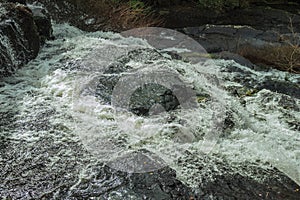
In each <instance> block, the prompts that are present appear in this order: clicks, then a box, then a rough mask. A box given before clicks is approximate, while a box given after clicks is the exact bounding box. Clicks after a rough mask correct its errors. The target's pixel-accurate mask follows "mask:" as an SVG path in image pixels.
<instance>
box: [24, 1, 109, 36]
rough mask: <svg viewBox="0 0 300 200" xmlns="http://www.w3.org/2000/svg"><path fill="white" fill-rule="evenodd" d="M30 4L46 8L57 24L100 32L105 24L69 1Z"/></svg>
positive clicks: (33, 2) (32, 2) (34, 2)
mask: <svg viewBox="0 0 300 200" xmlns="http://www.w3.org/2000/svg"><path fill="white" fill-rule="evenodd" d="M28 3H31V4H33V5H35V6H40V7H43V8H45V9H46V10H47V11H48V13H49V14H50V16H51V19H52V20H54V21H55V22H57V23H69V24H70V25H73V26H76V27H78V28H80V29H82V30H86V31H96V30H100V29H102V26H101V24H102V25H103V23H104V22H103V21H102V20H103V19H102V18H101V17H99V19H98V18H97V19H94V18H93V17H92V16H89V15H87V14H86V13H85V12H84V11H83V10H82V9H81V7H80V6H77V5H75V4H72V3H70V1H68V0H28ZM95 23H96V25H95ZM106 25H107V24H106ZM107 26H108V25H107Z"/></svg>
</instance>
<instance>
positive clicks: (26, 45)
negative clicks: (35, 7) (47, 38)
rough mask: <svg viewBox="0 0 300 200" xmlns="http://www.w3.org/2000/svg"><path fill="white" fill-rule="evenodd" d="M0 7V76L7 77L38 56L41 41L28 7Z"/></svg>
mask: <svg viewBox="0 0 300 200" xmlns="http://www.w3.org/2000/svg"><path fill="white" fill-rule="evenodd" d="M0 7H1V13H0V35H1V37H2V39H1V42H0V51H1V53H0V67H1V68H0V74H1V76H5V75H9V74H11V73H12V72H13V71H14V70H15V69H16V68H17V67H19V66H21V65H24V64H25V63H26V62H28V61H29V60H31V59H33V58H35V57H36V56H37V54H38V52H39V48H40V40H39V35H38V32H37V29H36V26H35V24H34V21H33V16H32V13H31V11H30V9H29V8H28V7H26V6H23V5H20V4H18V5H16V4H12V3H0Z"/></svg>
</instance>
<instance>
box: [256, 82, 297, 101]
mask: <svg viewBox="0 0 300 200" xmlns="http://www.w3.org/2000/svg"><path fill="white" fill-rule="evenodd" d="M256 88H257V89H259V90H261V89H268V90H271V91H273V92H279V93H282V94H286V95H289V96H291V97H295V98H298V99H300V85H299V83H291V82H286V81H280V80H272V79H271V78H269V79H266V80H265V81H263V82H261V83H259V84H258V85H257V86H256Z"/></svg>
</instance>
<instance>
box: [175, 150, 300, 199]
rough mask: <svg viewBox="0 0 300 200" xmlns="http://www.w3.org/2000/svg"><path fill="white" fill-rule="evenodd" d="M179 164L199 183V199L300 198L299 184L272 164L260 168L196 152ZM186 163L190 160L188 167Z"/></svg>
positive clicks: (197, 190)
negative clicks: (196, 153)
mask: <svg viewBox="0 0 300 200" xmlns="http://www.w3.org/2000/svg"><path fill="white" fill-rule="evenodd" d="M178 163H179V165H180V166H182V167H183V168H188V169H189V170H188V171H187V173H188V174H185V175H186V176H187V178H188V179H191V180H194V181H196V182H197V184H198V188H197V189H195V190H196V193H197V199H203V200H210V199H218V200H219V199H220V200H227V199H249V200H250V199H251V200H252V199H254V200H259V199H272V200H279V199H282V200H283V199H289V200H297V199H298V197H299V190H298V189H299V187H300V186H298V185H297V184H296V183H295V182H294V181H292V180H291V179H290V178H288V177H287V176H286V175H285V174H284V173H282V172H281V171H279V170H278V169H276V168H274V167H272V166H270V165H269V164H266V165H267V166H268V167H261V164H259V163H255V162H252V163H250V162H244V163H231V162H229V161H228V160H226V159H225V158H220V157H218V156H216V155H194V154H190V155H187V156H186V157H182V158H180V159H179V160H178ZM185 163H190V165H189V167H186V166H185ZM183 171H184V170H183ZM190 172H192V173H190ZM183 173H185V172H183Z"/></svg>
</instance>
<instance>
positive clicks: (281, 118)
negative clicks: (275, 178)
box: [0, 24, 300, 187]
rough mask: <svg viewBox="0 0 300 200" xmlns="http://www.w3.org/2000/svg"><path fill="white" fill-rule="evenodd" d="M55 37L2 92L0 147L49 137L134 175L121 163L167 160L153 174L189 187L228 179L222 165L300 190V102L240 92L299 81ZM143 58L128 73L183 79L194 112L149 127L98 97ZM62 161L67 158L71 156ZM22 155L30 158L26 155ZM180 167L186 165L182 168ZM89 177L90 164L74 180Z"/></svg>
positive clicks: (75, 34) (89, 37)
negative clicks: (169, 175)
mask: <svg viewBox="0 0 300 200" xmlns="http://www.w3.org/2000/svg"><path fill="white" fill-rule="evenodd" d="M54 34H55V37H56V40H54V41H48V42H47V43H46V45H45V47H44V48H43V49H42V50H41V52H40V54H39V56H38V57H37V58H36V59H35V60H33V61H31V62H30V63H28V64H27V65H26V66H24V67H23V68H22V69H20V70H18V71H17V72H16V73H15V75H14V76H12V77H8V78H4V79H3V80H2V81H1V82H0V84H1V85H0V86H1V87H0V91H1V93H0V103H1V111H0V112H1V114H2V119H1V123H0V128H1V137H3V138H4V139H3V138H2V139H3V140H5V138H9V140H10V141H13V142H12V145H16V146H18V144H22V143H24V142H25V143H28V144H36V143H35V141H39V140H40V138H43V137H50V136H51V137H53V138H54V140H55V144H59V145H64V142H65V141H69V142H70V141H73V142H75V143H78V144H83V146H84V147H83V149H86V150H87V152H85V151H84V150H82V152H83V154H86V157H87V158H86V159H87V160H88V159H90V160H89V161H86V160H85V161H84V162H93V160H98V161H101V162H104V163H109V164H110V165H111V166H112V167H116V168H117V169H119V170H123V171H129V172H130V171H135V172H142V171H143V170H144V171H147V169H145V168H139V167H137V168H130V166H129V165H130V164H129V163H126V159H125V161H124V160H123V158H122V159H121V158H120V156H121V157H122V156H126V155H128V154H127V153H130V152H134V151H137V150H140V149H146V150H148V151H150V152H152V153H154V154H155V155H156V156H158V157H159V159H157V160H156V161H158V160H159V162H160V159H162V162H160V163H159V164H158V165H157V166H156V167H158V168H159V167H163V166H166V165H168V166H170V167H172V168H173V169H175V170H176V172H177V176H178V178H179V179H180V180H182V181H183V182H184V183H186V184H187V185H189V186H191V187H196V186H197V184H199V182H201V181H202V177H203V174H210V173H220V174H221V173H222V172H221V171H218V170H212V168H213V167H214V165H215V164H216V163H215V162H214V161H215V160H214V158H215V159H216V158H218V159H219V158H223V159H226V160H227V161H228V162H230V163H232V165H233V166H236V168H234V170H236V171H239V172H240V173H241V174H245V175H248V176H252V175H251V173H250V174H247V173H248V172H247V171H244V169H243V168H239V166H240V165H242V163H245V162H250V163H255V164H256V165H259V166H260V167H262V168H264V169H271V168H273V166H275V167H276V168H278V169H279V170H280V171H282V172H283V173H284V174H286V175H287V176H289V177H290V178H291V179H293V180H294V181H295V182H297V183H298V184H300V175H299V174H300V170H299V169H300V133H299V122H300V112H299V109H300V106H299V99H297V98H296V97H293V96H288V95H285V94H281V93H276V92H273V91H270V90H265V89H262V90H259V91H251V88H250V87H244V86H243V82H245V80H246V79H247V81H248V83H250V84H252V85H253V86H255V85H256V84H259V83H261V82H264V81H265V80H278V81H285V82H286V83H291V84H296V85H297V84H299V80H300V76H299V75H293V74H289V73H285V72H279V71H275V70H271V71H268V72H264V71H254V70H252V69H249V68H247V67H244V66H241V65H239V64H237V63H235V62H233V61H225V60H214V61H212V60H206V61H205V63H201V64H189V63H187V62H183V61H181V60H174V59H170V55H168V54H166V53H162V54H160V56H159V57H157V58H156V57H155V59H152V56H153V55H156V53H157V51H155V50H153V48H152V47H151V46H150V45H149V44H148V43H147V42H146V41H144V40H141V39H137V38H124V37H122V36H120V35H119V34H114V33H109V32H95V33H85V32H81V31H80V30H78V29H76V28H74V27H71V26H69V25H66V24H64V25H61V24H60V25H54ZM137 49H143V50H141V52H142V53H141V57H140V58H139V57H130V56H128V57H127V59H129V60H128V61H127V66H129V67H130V68H131V70H133V71H137V70H142V71H146V72H147V73H154V72H155V71H159V70H161V69H167V70H169V71H167V72H164V73H171V72H172V73H176V74H178V76H179V77H180V78H181V79H182V81H183V83H184V84H186V85H188V86H189V87H190V88H193V91H195V94H194V97H195V99H196V100H197V102H198V103H197V106H195V107H193V106H191V107H188V108H186V109H177V110H174V111H171V112H169V113H166V112H162V113H159V114H157V115H151V116H148V117H145V116H138V115H135V114H133V113H132V112H129V111H126V110H121V111H120V110H118V109H117V108H116V107H114V106H113V105H110V104H109V101H107V100H106V99H105V98H104V96H105V95H101V94H100V97H99V95H98V96H97V92H96V89H97V84H98V82H97V81H98V80H99V79H100V78H103V76H104V75H103V74H105V70H107V66H109V65H111V64H112V63H114V62H115V61H116V60H118V59H120V58H124V57H125V59H126V55H127V54H128V53H130V52H132V51H134V50H137ZM149 49H152V50H150V51H148V50H149ZM143 52H144V53H143ZM149 52H150V53H149ZM130 59H131V60H130ZM147 59H150V60H151V59H152V61H151V62H147ZM149 69H150V71H149ZM228 69H235V70H228ZM147 70H148V71H147ZM123 73H125V74H126V73H128V72H126V71H125V72H123ZM243 74H244V75H243ZM104 77H106V75H105V76H104ZM237 77H238V78H237ZM167 78H168V77H167ZM129 80H131V79H129ZM239 80H240V81H239ZM255 81H256V82H255ZM125 83H126V82H125ZM249 88H250V89H249ZM124 89H125V90H126V87H124ZM234 90H239V91H242V92H240V93H241V94H240V95H239V97H237V96H236V95H233V94H232V91H234ZM243 90H244V91H243ZM100 93H101V91H100ZM224 122H225V124H224ZM219 123H222V126H218V125H219ZM1 143H3V144H5V142H3V141H1ZM44 145H47V144H44ZM41 146H43V145H42V144H41ZM16 148H17V147H16ZM45 148H46V147H45ZM47 148H48V147H47ZM76 148H77V147H76ZM78 148H79V147H78ZM80 148H81V147H80ZM15 151H17V149H16V150H15ZM187 152H189V154H190V156H193V155H197V156H199V157H201V155H205V154H206V155H207V156H209V158H211V159H209V161H205V162H206V164H207V166H208V167H207V168H204V169H203V170H201V172H199V170H197V169H196V168H195V166H194V165H195V162H197V161H196V160H197V159H196V160H195V159H194V160H193V159H190V160H189V159H186V160H185V159H182V158H183V157H184V156H186V154H187ZM63 154H64V155H65V157H68V155H69V156H70V157H71V154H72V152H67V151H65V152H64V153H63ZM20 155H22V156H26V155H28V156H30V152H27V153H24V152H22V153H20ZM83 157H84V156H83ZM24 159H25V158H24ZM49 159H50V160H51V163H52V164H51V165H55V163H56V162H59V161H58V160H59V158H58V157H55V156H53V157H50V158H49ZM74 159H75V158H74ZM179 159H182V162H184V164H182V163H181V164H178V163H179V162H178V160H179ZM66 160H68V159H67V158H66ZM120 160H121V161H120ZM0 161H1V160H0ZM1 162H2V161H1ZM16 162H18V161H16ZM66 162H67V161H66ZM118 162H119V163H118ZM124 162H125V163H124ZM199 162H200V161H199ZM202 162H204V161H202ZM12 164H13V163H12ZM137 164H142V163H139V162H138V163H137ZM120 165H121V166H120ZM151 169H152V168H151ZM136 170H137V171H136ZM138 170H142V171H138ZM83 171H84V164H82V165H81V166H79V169H78V170H77V172H78V173H79V174H80V173H84V172H83ZM253 176H254V175H253ZM206 177H208V176H206ZM252 178H254V179H260V178H262V179H263V178H264V177H259V176H257V177H252ZM73 187H76V184H75V185H74V186H73Z"/></svg>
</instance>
